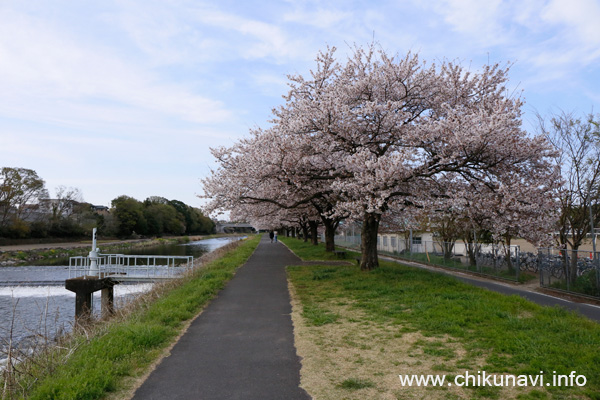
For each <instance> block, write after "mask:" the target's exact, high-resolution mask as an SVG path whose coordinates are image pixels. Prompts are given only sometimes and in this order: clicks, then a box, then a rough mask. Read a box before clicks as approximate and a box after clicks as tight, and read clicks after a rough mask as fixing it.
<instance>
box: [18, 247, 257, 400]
mask: <svg viewBox="0 0 600 400" xmlns="http://www.w3.org/2000/svg"><path fill="white" fill-rule="evenodd" d="M259 240H260V237H259V236H253V237H251V238H250V239H248V240H245V241H243V242H237V243H239V245H236V244H233V245H231V247H233V249H230V250H229V251H227V252H226V253H225V254H224V255H223V256H222V257H220V258H218V259H215V260H213V261H211V262H209V263H207V264H206V265H205V266H203V267H202V268H200V269H198V270H196V271H194V272H193V273H192V274H191V275H190V276H188V277H186V278H185V279H182V280H181V281H180V282H179V284H178V285H177V286H175V287H173V288H169V290H167V291H165V293H162V294H161V295H160V296H159V297H158V296H154V297H155V298H153V299H151V300H150V301H143V300H144V299H142V301H139V302H138V304H137V307H136V309H135V310H134V311H132V312H131V313H130V314H129V315H127V316H126V317H125V318H123V320H121V321H114V322H109V323H108V324H106V325H105V326H104V327H102V328H100V329H99V332H98V333H97V334H96V335H94V336H93V337H92V338H91V339H87V338H86V337H85V336H83V335H80V336H78V337H76V338H74V339H73V340H74V341H75V342H78V343H71V346H69V347H71V348H72V347H75V348H76V350H75V351H74V352H73V353H72V354H71V355H70V356H68V358H66V361H65V362H64V363H63V364H61V365H55V366H53V370H51V371H50V370H45V371H37V374H35V375H36V382H35V383H33V387H32V389H31V390H29V391H28V392H27V393H26V394H25V397H27V398H29V399H99V398H102V397H104V396H106V395H107V393H110V392H116V391H119V390H128V389H130V388H131V386H132V385H134V382H133V381H134V380H135V378H136V377H140V376H143V374H144V373H146V371H148V369H149V367H150V365H151V364H152V363H153V362H155V361H156V360H157V359H158V358H160V356H161V355H162V354H163V351H164V349H165V348H167V347H168V346H169V345H170V344H171V343H172V342H173V341H174V340H175V338H177V336H178V335H179V334H180V333H181V332H182V330H183V329H184V328H185V326H186V325H187V324H186V323H187V322H188V321H190V320H191V319H192V318H193V317H194V316H196V315H197V314H198V313H199V312H200V310H201V309H202V308H203V307H204V306H205V305H206V304H207V302H208V301H209V300H210V299H211V298H213V297H214V296H215V294H216V293H217V292H218V291H219V290H220V289H221V288H223V286H224V285H225V283H226V282H227V281H229V280H230V279H231V278H232V277H233V274H234V272H235V270H236V269H237V268H238V267H239V266H241V265H242V264H243V263H244V262H245V261H246V260H247V259H248V258H249V257H250V255H251V254H252V252H253V251H254V249H255V248H256V246H257V245H258V242H259ZM146 300H148V299H146ZM74 344H75V346H73V345H74ZM40 375H41V376H40Z"/></svg>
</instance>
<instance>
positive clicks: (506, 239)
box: [503, 235, 515, 274]
mask: <svg viewBox="0 0 600 400" xmlns="http://www.w3.org/2000/svg"><path fill="white" fill-rule="evenodd" d="M503 247H504V258H506V266H507V268H508V272H509V273H510V274H514V273H515V268H514V267H513V263H512V259H511V258H510V236H508V235H506V236H505V237H504V246H503Z"/></svg>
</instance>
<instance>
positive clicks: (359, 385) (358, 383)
mask: <svg viewBox="0 0 600 400" xmlns="http://www.w3.org/2000/svg"><path fill="white" fill-rule="evenodd" d="M373 386H375V384H374V383H373V382H371V381H370V380H368V379H359V378H348V379H346V380H344V381H343V382H342V383H340V387H341V388H342V389H350V390H357V389H364V388H370V387H373Z"/></svg>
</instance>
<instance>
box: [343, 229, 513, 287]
mask: <svg viewBox="0 0 600 400" xmlns="http://www.w3.org/2000/svg"><path fill="white" fill-rule="evenodd" d="M335 243H336V244H337V245H339V246H343V247H348V248H352V249H360V235H359V234H355V235H348V234H346V235H336V237H335ZM377 250H378V252H379V254H381V255H391V256H394V257H397V258H402V259H406V260H411V261H417V262H421V263H426V264H432V265H440V266H443V267H449V268H456V269H461V270H466V271H472V272H477V273H480V274H485V275H491V276H495V277H499V278H503V279H509V280H514V281H518V280H519V278H520V271H521V265H520V264H521V254H520V248H519V246H503V245H498V244H480V243H462V242H439V241H435V240H434V241H423V240H420V239H416V240H413V241H412V243H411V240H410V238H406V237H402V236H399V235H380V236H379V237H378V243H377Z"/></svg>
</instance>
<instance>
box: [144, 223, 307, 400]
mask: <svg viewBox="0 0 600 400" xmlns="http://www.w3.org/2000/svg"><path fill="white" fill-rule="evenodd" d="M300 264H302V261H301V260H300V259H299V258H298V257H296V256H295V255H294V254H293V253H292V252H291V251H289V250H288V248H287V247H286V246H269V245H268V239H267V235H264V236H263V238H262V240H261V242H260V244H259V245H258V247H257V248H256V250H255V251H254V253H253V254H252V256H251V257H250V258H249V259H248V261H247V262H246V264H244V265H243V266H242V267H240V268H239V269H238V271H237V273H236V275H235V276H234V277H233V279H232V280H231V281H229V283H228V284H227V286H226V287H225V289H223V290H222V291H221V292H220V293H219V295H218V296H217V297H216V298H215V299H214V300H213V301H212V302H211V303H210V304H209V305H208V306H207V307H206V308H205V310H204V311H203V312H202V313H201V314H200V315H199V316H198V318H196V319H195V320H194V321H193V322H192V324H191V325H190V327H189V328H188V330H187V331H186V333H185V334H184V335H183V336H182V337H181V338H180V339H179V341H178V342H177V343H176V344H175V346H174V347H173V349H172V350H171V352H170V355H169V356H168V357H166V358H165V359H163V360H162V362H161V363H160V364H159V365H158V366H157V368H156V369H155V370H154V371H153V372H152V373H151V374H150V376H149V377H148V379H147V380H146V381H145V382H144V383H142V385H141V386H140V387H139V388H138V389H137V391H136V393H135V395H134V397H133V399H134V400H148V399H161V400H163V399H170V400H179V399H180V400H183V399H185V400H189V399H210V400H215V399H223V400H224V399H244V400H246V399H248V400H253V399H256V400H259V399H260V400H269V399H272V400H281V399H286V400H308V399H310V396H309V395H308V394H307V393H306V392H305V391H304V389H302V388H300V360H299V358H298V355H297V354H296V348H295V347H294V333H293V325H292V319H291V316H290V314H291V312H292V306H291V304H290V296H289V292H288V287H287V277H286V272H285V267H286V266H287V265H300Z"/></svg>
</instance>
